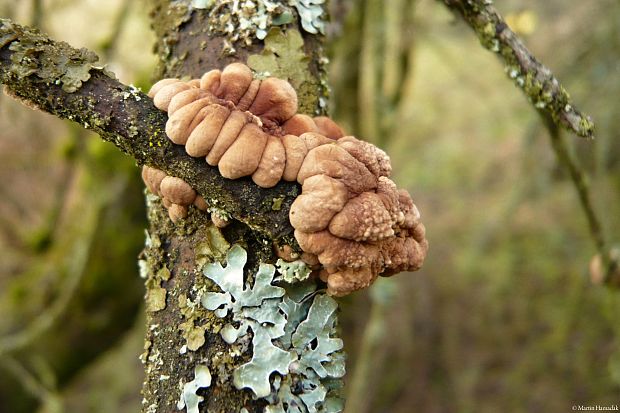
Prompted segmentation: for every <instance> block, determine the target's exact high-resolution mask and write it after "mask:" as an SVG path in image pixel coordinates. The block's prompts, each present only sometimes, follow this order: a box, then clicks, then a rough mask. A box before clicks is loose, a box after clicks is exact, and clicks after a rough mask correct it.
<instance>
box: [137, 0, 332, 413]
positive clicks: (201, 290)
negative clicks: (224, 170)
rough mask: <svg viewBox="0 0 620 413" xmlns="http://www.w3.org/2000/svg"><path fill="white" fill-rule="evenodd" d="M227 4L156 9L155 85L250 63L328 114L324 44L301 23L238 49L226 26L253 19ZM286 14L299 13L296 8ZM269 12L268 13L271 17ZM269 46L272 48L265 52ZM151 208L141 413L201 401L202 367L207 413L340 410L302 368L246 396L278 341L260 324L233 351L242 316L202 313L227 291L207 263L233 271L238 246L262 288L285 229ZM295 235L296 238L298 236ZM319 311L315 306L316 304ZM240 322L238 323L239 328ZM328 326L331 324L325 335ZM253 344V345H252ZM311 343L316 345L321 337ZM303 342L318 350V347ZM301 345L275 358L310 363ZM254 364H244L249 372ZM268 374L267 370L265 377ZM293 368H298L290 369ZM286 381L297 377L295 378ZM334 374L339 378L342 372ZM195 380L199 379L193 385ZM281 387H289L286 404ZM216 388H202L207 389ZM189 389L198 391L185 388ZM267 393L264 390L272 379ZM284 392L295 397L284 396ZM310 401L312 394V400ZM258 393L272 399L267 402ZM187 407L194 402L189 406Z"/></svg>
mask: <svg viewBox="0 0 620 413" xmlns="http://www.w3.org/2000/svg"><path fill="white" fill-rule="evenodd" d="M223 3H225V5H223V6H216V7H217V8H218V10H217V12H216V11H215V10H212V9H203V10H197V9H193V10H192V9H191V8H190V7H188V3H187V2H174V3H171V2H169V1H165V0H157V1H154V8H153V11H152V18H153V27H154V29H155V31H156V34H157V36H158V42H157V47H156V50H157V53H158V56H159V68H158V71H157V75H156V77H157V78H163V77H178V78H182V77H191V78H196V77H200V76H201V75H202V74H203V73H204V72H206V71H208V70H210V69H215V68H219V69H221V68H223V67H224V66H225V65H226V64H228V63H231V62H237V61H240V62H248V64H249V65H250V66H251V67H252V68H253V69H255V70H260V71H265V72H266V71H269V72H270V73H271V75H274V76H278V77H284V78H288V80H289V81H290V82H291V83H292V84H293V85H294V86H295V88H296V90H297V91H298V93H299V100H300V105H299V106H300V112H304V113H323V111H324V105H321V104H319V102H324V101H325V98H326V97H325V88H324V87H323V85H324V84H325V82H324V79H323V77H324V70H323V67H322V65H321V64H320V63H319V62H322V61H323V55H322V48H321V40H322V39H321V37H322V36H320V35H310V34H308V33H305V32H303V30H302V29H301V28H300V27H298V25H297V24H295V23H294V22H293V23H292V24H289V25H286V27H275V26H274V28H272V29H271V31H269V32H268V34H267V37H266V39H265V41H264V42H263V41H262V40H259V39H258V38H257V37H256V33H249V34H247V35H242V36H241V37H240V39H239V40H238V41H237V42H234V41H233V39H232V38H231V36H232V35H233V33H226V32H224V31H223V30H222V31H220V30H219V29H220V26H218V21H221V20H222V19H227V20H229V21H233V22H238V21H240V19H243V18H245V17H244V16H242V14H241V12H240V11H234V10H233V7H232V2H223ZM259 3H260V2H259ZM261 4H262V3H261ZM286 9H290V10H291V11H293V10H294V9H292V8H288V7H287V8H286ZM252 13H254V15H256V14H257V13H259V11H258V10H253V11H252ZM263 13H267V12H266V11H263ZM269 18H271V17H269ZM209 28H211V30H209ZM301 33H303V36H301ZM297 42H298V43H297ZM265 43H266V44H267V46H268V47H265ZM233 47H234V52H233V50H232V48H233ZM278 48H281V49H282V51H283V52H284V51H285V53H281V54H278V52H279V51H280V50H279V49H278ZM205 166H206V165H205ZM244 181H245V182H244V186H245V187H251V186H253V183H252V182H250V181H249V179H245V180H244ZM203 195H205V198H206V199H213V198H214V197H213V196H211V194H209V193H206V194H203ZM295 195H296V193H295ZM215 199H217V198H215ZM262 203H263V204H265V203H266V204H267V205H268V207H269V208H272V209H277V208H278V199H277V198H271V197H269V196H268V197H266V198H263V199H262ZM250 208H251V209H253V211H252V212H250V214H249V215H250V217H251V216H253V215H260V214H261V205H251V206H250ZM224 209H225V208H224ZM148 210H149V213H148V218H149V223H150V230H149V240H148V241H147V248H146V249H145V254H144V257H143V258H144V260H143V264H142V266H143V268H144V269H145V274H146V276H147V277H148V278H147V281H146V286H147V293H146V299H147V337H146V340H145V352H144V354H143V361H144V362H145V368H146V379H145V382H144V387H143V395H144V400H143V411H145V412H155V411H156V412H168V411H175V410H176V409H177V407H179V406H182V404H183V403H181V404H180V405H179V406H177V404H178V403H179V400H180V394H181V390H182V388H183V387H185V388H186V389H189V392H190V394H191V393H194V394H195V391H196V389H197V388H198V386H201V384H200V382H199V376H200V371H202V370H200V369H201V368H203V367H201V366H206V367H207V368H208V371H209V372H210V375H211V377H212V378H211V380H210V385H209V386H208V387H205V388H203V389H200V390H198V391H197V394H198V395H200V396H201V397H204V402H203V403H202V404H201V405H200V411H209V412H233V411H235V412H237V411H242V409H244V408H245V409H247V411H248V412H262V411H264V410H263V409H264V408H265V407H266V406H268V405H269V406H270V407H269V408H268V409H269V410H265V411H273V412H276V411H284V410H285V409H286V406H288V408H289V410H287V411H300V412H304V411H317V410H316V409H319V410H318V411H339V410H338V407H337V406H336V405H337V404H338V403H337V401H336V399H335V398H330V397H329V396H332V395H333V394H335V393H334V392H330V395H329V396H328V397H326V396H325V395H323V396H322V398H321V397H318V398H316V399H314V398H313V397H316V396H317V394H318V393H320V392H321V391H323V390H321V387H320V386H321V380H320V379H319V378H318V377H317V376H316V375H315V374H314V373H312V374H309V373H308V374H306V373H304V374H298V373H299V370H298V371H297V373H291V374H289V372H288V371H285V372H282V371H280V373H286V374H281V375H280V376H279V377H278V378H275V375H274V374H271V388H270V389H269V396H267V397H260V398H258V399H257V398H256V397H255V396H254V395H253V392H252V391H250V390H248V389H243V390H239V389H238V388H237V386H239V385H240V384H239V383H238V382H237V381H238V380H237V379H238V377H236V374H238V373H235V371H236V370H237V371H243V372H244V373H243V374H245V376H246V377H245V379H248V378H249V376H251V374H252V373H251V372H250V370H252V371H253V373H255V374H256V376H257V377H258V376H263V379H264V376H265V375H266V376H267V377H269V376H270V373H271V370H270V369H272V368H273V365H274V364H275V363H276V362H277V357H276V356H274V355H272V356H271V357H270V358H268V359H267V360H266V362H267V364H270V366H266V365H265V366H262V365H261V364H260V363H259V362H258V360H257V362H256V363H255V364H254V365H253V367H250V368H245V369H242V370H239V368H240V366H241V365H243V364H244V363H248V362H249V361H250V360H251V359H252V357H254V358H255V359H256V358H257V356H258V357H260V354H257V346H259V345H261V347H260V348H261V349H265V351H269V350H270V349H272V346H271V340H268V341H265V340H262V341H261V343H262V344H260V343H259V339H261V337H262V335H263V334H264V331H263V329H262V328H261V327H260V326H258V327H257V326H256V325H254V327H252V328H251V329H250V331H251V332H252V333H251V334H249V335H246V336H242V337H240V338H239V339H237V341H236V342H235V343H234V344H232V345H231V344H228V343H227V342H225V341H224V340H223V339H222V336H221V334H220V333H221V332H222V331H226V328H227V327H226V326H228V328H230V325H231V324H229V323H230V317H231V316H232V317H233V318H234V319H235V320H236V321H237V322H238V321H239V320H240V319H241V318H240V317H241V314H232V313H231V314H229V315H227V316H226V318H225V319H222V318H219V317H217V315H216V314H215V313H214V312H212V311H209V310H206V309H205V308H204V306H201V305H200V298H201V297H204V296H205V295H208V294H210V293H215V292H217V291H220V289H219V287H217V286H216V285H215V283H213V282H212V280H209V279H208V278H207V277H205V275H203V271H202V270H204V268H213V267H209V266H208V264H207V266H205V263H208V262H210V261H222V265H225V262H224V260H223V259H224V257H225V255H226V253H227V251H230V250H229V247H230V246H232V245H235V244H238V245H240V246H242V247H243V249H244V250H245V251H247V255H248V258H247V264H246V265H245V271H244V278H245V279H246V281H248V280H252V279H254V283H257V282H258V281H257V277H258V275H257V276H253V274H256V273H257V271H259V266H260V263H275V261H276V257H275V256H274V252H273V248H272V244H273V243H274V242H276V241H277V242H282V239H280V240H278V239H276V237H277V236H278V235H281V234H278V233H279V231H274V233H273V234H276V235H275V236H274V235H273V234H272V235H266V234H265V231H259V230H256V229H253V228H251V227H250V226H248V225H246V224H245V223H242V222H239V221H236V220H233V221H232V223H231V224H230V225H229V226H227V227H226V228H225V229H223V230H219V229H218V228H216V227H215V226H214V225H213V223H212V222H211V221H210V220H209V217H208V215H207V214H205V213H200V212H199V211H192V212H191V213H190V215H189V216H188V218H187V219H186V220H185V221H184V222H183V224H182V225H180V226H179V225H174V224H172V222H171V221H170V220H169V218H168V216H167V212H166V209H165V208H164V207H163V206H162V204H161V202H160V201H159V199H157V198H156V197H153V196H148ZM287 235H288V237H290V232H289V233H288V234H287ZM284 239H285V240H287V241H289V243H290V241H291V239H290V238H287V237H284ZM284 242H286V241H284ZM236 251H238V250H236ZM230 266H232V264H229V267H226V268H227V269H229V268H230ZM207 272H208V271H207ZM229 276H230V275H229ZM255 286H256V284H255ZM323 294H324V293H322V292H320V293H317V294H316V295H315V296H314V301H313V302H314V303H319V302H327V300H331V298H328V297H327V296H323ZM162 297H165V302H164V301H162ZM319 297H322V298H319ZM306 299H307V300H308V298H306ZM286 300H289V301H286ZM321 300H324V301H321ZM268 301H269V302H270V303H271V304H270V305H273V304H278V305H283V303H284V302H289V303H290V298H289V295H288V292H287V295H286V296H284V297H279V298H277V299H275V301H273V302H271V301H270V300H265V301H264V303H263V305H261V306H259V307H258V308H264V307H265V303H267V302H268ZM331 301H333V300H331ZM334 305H335V304H334ZM253 308H257V307H253ZM309 308H310V306H309V305H305V308H304V311H305V312H307V311H308V310H309ZM313 308H315V307H314V305H313ZM316 308H318V304H317V307H316ZM242 310H243V309H242V308H241V306H240V307H239V308H237V309H234V308H233V312H234V311H237V312H239V311H242ZM245 310H247V308H246V309H245ZM271 311H272V312H273V314H271V315H270V316H268V318H269V317H275V318H278V315H277V313H278V309H277V307H276V308H275V309H274V308H272V309H271ZM279 314H281V313H279ZM287 316H288V319H289V320H288V325H289V326H292V324H291V323H292V322H294V321H293V320H291V318H292V313H288V314H287ZM307 317H308V316H307V314H306V315H304V316H303V318H304V319H306V320H309V318H307ZM331 317H333V316H331ZM246 320H247V319H246ZM324 321H325V322H326V323H327V324H330V323H331V324H335V322H336V320H334V319H331V320H329V321H326V320H324ZM237 322H235V323H234V324H235V325H237ZM274 322H277V321H274ZM297 323H298V322H297ZM241 324H243V322H241ZM250 324H251V321H250ZM327 324H323V325H322V327H323V326H327ZM331 324H330V325H331ZM293 327H294V326H293ZM293 327H291V328H293ZM245 328H247V326H245ZM287 328H289V327H287ZM257 330H258V331H257ZM250 336H252V337H253V339H252V342H251V343H250ZM313 339H314V340H316V337H313ZM329 339H330V340H334V341H340V340H339V339H334V337H333V333H332V334H330V338H329ZM279 341H280V340H278V339H276V340H275V343H276V346H280V347H282V343H279V344H278V342H279ZM293 341H294V340H293ZM305 344H307V345H310V343H305ZM294 347H295V346H294V345H292V344H291V343H289V345H288V348H287V347H286V346H284V348H283V349H280V350H274V351H275V353H276V354H279V356H284V357H285V358H286V357H288V356H285V353H281V352H282V351H283V350H284V351H288V354H297V355H299V357H300V360H298V361H297V363H299V362H302V359H303V357H302V356H301V354H303V353H304V351H308V350H310V348H307V349H306V350H304V349H303V348H294ZM293 357H295V356H293ZM336 358H337V359H338V363H339V364H340V365H342V369H343V368H344V366H343V360H342V358H341V357H340V356H339V355H338V356H337V357H336ZM285 364H286V362H285ZM302 364H303V362H302ZM248 366H249V365H247V364H246V367H248ZM256 369H258V370H259V371H256ZM261 369H262V370H263V371H260V370H261ZM293 370H294V368H293V367H292V368H291V369H290V371H293ZM342 373H344V370H342ZM287 376H290V377H288V378H287ZM329 376H330V375H329V374H328V377H329ZM331 376H332V377H333V378H335V377H339V376H341V374H340V373H338V374H332V375H331ZM280 377H282V379H280ZM195 378H196V380H195V381H193V380H194V379H195ZM233 378H234V379H233ZM248 380H249V379H248ZM248 380H246V381H248ZM280 380H282V381H281V384H280V386H281V387H280V394H279V396H278V395H277V393H278V383H279V382H280ZM192 381H193V382H192ZM208 381H209V380H206V381H203V384H204V383H205V382H208ZM243 381H244V379H241V382H243ZM249 381H251V380H249ZM190 382H192V383H190ZM186 383H190V384H189V385H187V386H184V385H185V384H186ZM192 385H193V386H194V387H193V388H192V387H191V386H192ZM287 385H288V386H290V389H289V390H288V391H287V390H284V388H285V386H287ZM323 386H324V387H323V388H324V389H325V391H328V390H329V389H330V388H336V387H339V385H336V386H334V385H333V383H330V384H329V385H327V384H325V383H324V382H323ZM259 387H260V386H259V384H256V387H255V388H253V390H254V393H256V392H257V389H258V388H259ZM262 391H264V380H263V384H262ZM312 392H318V393H312ZM259 393H260V392H259ZM286 394H288V396H285V395H286ZM310 394H314V396H308V395H310ZM259 395H261V396H265V394H259ZM307 400H310V401H307ZM315 400H316V401H315ZM325 400H328V401H325ZM184 402H187V399H185V400H184ZM334 406H336V407H334ZM187 409H188V412H189V411H191V410H190V406H187ZM278 409H284V410H278ZM297 409H299V410H297Z"/></svg>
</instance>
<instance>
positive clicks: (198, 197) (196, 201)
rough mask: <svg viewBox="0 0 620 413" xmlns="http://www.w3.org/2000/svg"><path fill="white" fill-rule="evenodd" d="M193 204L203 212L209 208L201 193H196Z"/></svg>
mask: <svg viewBox="0 0 620 413" xmlns="http://www.w3.org/2000/svg"><path fill="white" fill-rule="evenodd" d="M194 206H195V207H196V208H198V209H199V210H201V211H203V212H205V211H207V210H208V209H209V204H207V201H205V199H204V198H203V197H202V195H196V199H194Z"/></svg>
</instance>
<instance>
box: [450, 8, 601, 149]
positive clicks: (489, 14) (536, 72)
mask: <svg viewBox="0 0 620 413" xmlns="http://www.w3.org/2000/svg"><path fill="white" fill-rule="evenodd" d="M443 1H444V3H445V4H446V6H448V7H449V8H450V9H451V10H453V11H456V12H458V13H459V14H460V15H461V16H462V17H463V20H465V22H466V23H467V24H468V25H469V26H470V27H471V28H472V29H473V30H474V31H475V32H476V34H477V35H478V38H479V39H480V43H482V45H483V46H484V47H486V48H487V49H489V50H491V51H492V52H495V53H497V54H498V55H499V56H500V57H501V58H502V60H503V61H504V64H505V65H506V73H507V74H508V75H509V77H510V78H512V79H513V80H514V82H515V84H516V85H517V86H519V87H520V88H521V90H522V91H523V92H524V93H525V95H526V96H527V98H528V99H529V100H530V102H531V103H532V105H534V107H535V108H536V109H538V110H542V111H543V112H545V113H546V114H548V115H549V116H550V117H551V119H553V121H554V122H555V123H556V124H559V125H561V126H562V127H564V128H566V129H568V130H570V131H572V132H574V133H575V134H577V135H578V136H581V137H584V138H592V137H593V136H594V123H593V121H592V118H590V116H588V115H586V114H583V113H581V112H580V111H578V110H577V109H576V108H575V106H574V105H573V104H572V102H571V99H570V96H569V95H568V92H567V91H566V89H564V87H563V86H562V85H561V84H560V82H559V81H558V79H557V78H556V77H555V76H554V75H553V73H552V72H551V70H550V69H549V68H547V67H546V66H545V65H543V64H542V63H540V62H539V61H538V60H537V59H536V57H534V56H533V55H532V53H530V51H529V50H528V49H527V48H526V47H525V45H524V44H523V42H522V41H521V39H520V38H519V37H518V36H517V35H516V34H515V33H514V32H513V31H512V30H510V27H508V25H507V24H506V22H505V21H504V19H503V18H502V16H501V15H500V14H499V13H498V12H497V10H496V9H495V8H494V7H493V6H492V5H491V3H492V1H491V0H443Z"/></svg>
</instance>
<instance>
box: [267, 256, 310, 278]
mask: <svg viewBox="0 0 620 413" xmlns="http://www.w3.org/2000/svg"><path fill="white" fill-rule="evenodd" d="M276 267H277V268H278V272H279V273H280V274H281V276H280V277H276V278H275V280H276V281H280V280H282V281H284V282H287V283H289V284H292V283H295V282H298V281H304V280H306V279H308V277H309V276H310V273H311V272H312V270H310V267H308V265H307V264H306V263H305V262H303V261H302V260H296V261H291V262H287V261H284V260H283V259H281V258H280V259H278V261H276Z"/></svg>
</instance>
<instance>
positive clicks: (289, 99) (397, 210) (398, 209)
mask: <svg viewBox="0 0 620 413" xmlns="http://www.w3.org/2000/svg"><path fill="white" fill-rule="evenodd" d="M149 95H150V96H152V97H153V98H154V101H155V104H156V106H157V107H159V108H160V109H162V110H168V111H169V120H168V124H167V127H166V132H167V134H168V136H169V138H170V139H171V140H172V141H173V142H175V143H177V144H184V145H185V149H186V151H187V153H188V154H190V155H191V156H196V157H205V156H206V162H207V163H208V164H209V165H213V166H215V165H217V166H218V168H219V170H220V173H221V174H222V176H224V177H226V178H229V179H236V178H240V177H243V176H249V175H252V179H253V180H254V182H255V183H256V184H258V185H260V186H262V187H271V186H274V185H276V184H277V182H278V181H279V180H280V179H284V180H287V181H298V182H299V183H300V184H302V193H301V195H299V196H298V197H297V198H296V199H295V201H294V202H293V204H292V206H291V209H290V212H289V218H290V221H291V224H292V226H293V227H294V229H295V238H296V239H297V242H298V243H299V245H300V247H301V248H302V250H303V253H302V254H301V258H302V260H304V262H306V263H307V264H308V265H310V266H311V268H312V269H313V270H314V274H316V275H318V276H319V277H320V278H321V279H322V280H324V281H325V282H327V291H328V293H329V294H332V295H337V296H341V295H346V294H348V293H350V292H351V291H355V290H357V289H360V288H364V287H367V286H368V285H370V284H371V283H372V282H373V281H374V280H375V279H376V278H377V276H379V275H382V276H390V275H393V274H395V273H397V272H400V271H413V270H416V269H418V268H419V267H420V266H421V265H422V262H423V260H424V257H425V256H426V251H427V249H428V242H427V241H426V238H425V228H424V225H422V224H421V223H420V214H419V211H418V210H417V208H416V206H415V204H414V203H413V201H412V200H411V197H410V196H409V194H408V193H407V192H406V191H404V190H402V189H401V190H399V189H398V188H397V187H396V185H395V184H394V183H393V182H392V181H391V180H390V179H389V175H390V172H391V165H390V159H389V157H388V156H387V155H386V154H385V152H383V151H382V150H381V149H379V148H377V147H376V146H374V145H372V144H370V143H367V142H364V141H361V140H359V139H357V138H355V137H353V136H345V133H344V131H343V130H342V129H341V128H340V127H339V126H338V125H337V124H336V123H335V122H333V121H332V120H331V119H329V118H327V117H321V116H319V117H316V118H314V119H313V118H311V117H309V116H307V115H302V114H296V113H295V112H296V111H297V96H296V93H295V90H294V89H293V88H292V87H291V86H290V84H289V83H288V82H286V81H284V80H280V79H275V78H268V79H265V80H260V79H253V78H252V73H251V70H250V69H249V68H247V66H245V65H242V64H238V63H237V64H233V65H229V66H227V67H226V68H224V69H223V70H222V71H219V70H212V71H210V72H207V73H205V74H204V75H203V76H202V78H201V79H200V80H198V79H194V80H191V81H189V82H181V81H179V80H177V79H169V80H163V81H160V82H158V83H157V84H155V85H154V86H153V88H152V89H151V92H150V94H149ZM143 177H144V178H145V182H147V185H149V188H152V192H154V193H158V192H159V193H160V194H161V196H162V197H163V202H164V205H166V206H167V207H168V208H173V209H174V210H173V211H172V212H170V210H169V213H170V214H171V218H173V215H174V219H176V220H178V219H180V218H181V217H182V216H183V208H180V207H181V206H183V207H185V210H187V205H189V204H191V202H190V203H187V204H186V203H183V202H186V201H183V202H180V201H179V198H178V197H177V198H175V196H176V195H171V194H170V193H169V190H168V185H169V179H168V178H171V179H172V177H165V178H163V179H160V178H159V175H157V176H155V175H153V177H151V175H149V173H147V172H144V171H143ZM158 179H159V181H160V182H161V185H159V187H158V186H157V184H158ZM164 183H165V185H164ZM164 188H165V191H164ZM188 198H190V197H188ZM177 201H178V202H177ZM192 202H193V203H194V205H196V206H197V207H198V208H199V209H202V210H206V209H207V205H206V203H205V202H204V199H202V197H199V196H196V194H195V192H194V195H193V198H192ZM185 214H186V212H185ZM212 220H213V222H214V223H215V225H217V226H218V227H222V226H224V225H227V223H228V221H227V220H226V219H223V217H222V216H221V215H220V214H217V213H212ZM278 253H279V254H278V255H289V254H287V253H285V252H284V251H278Z"/></svg>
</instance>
